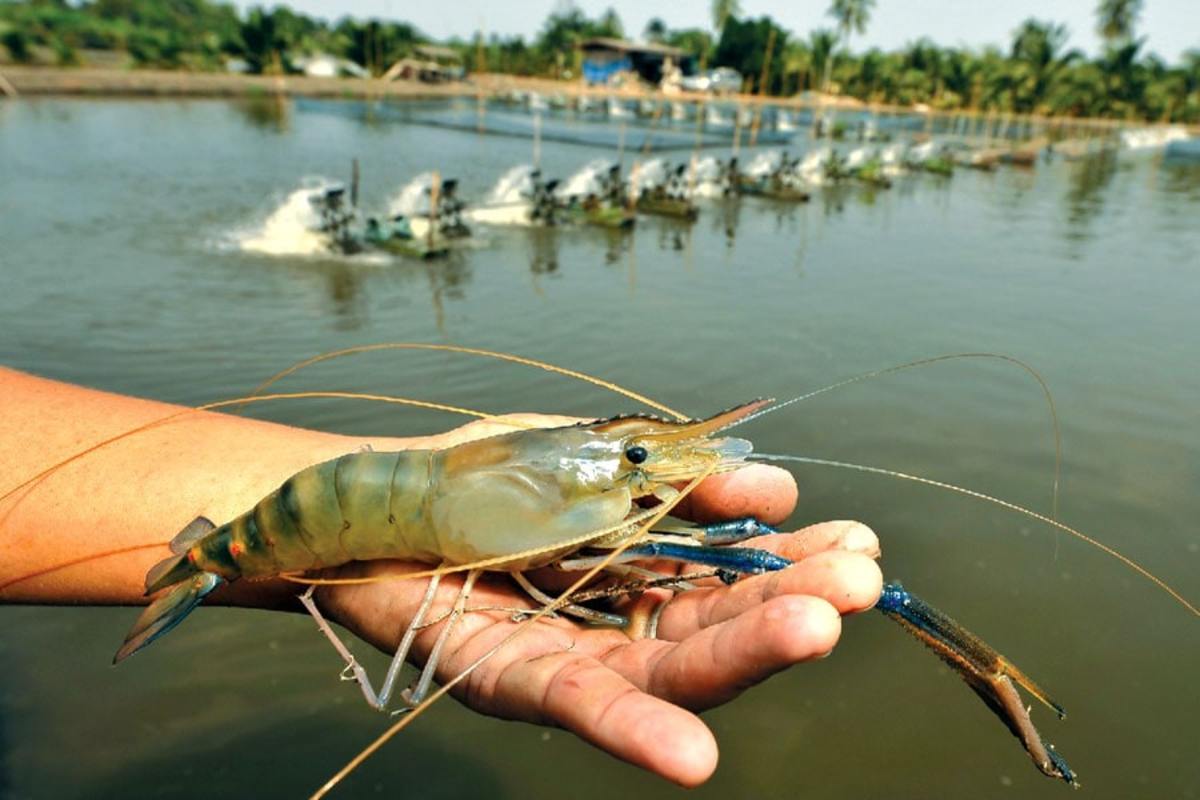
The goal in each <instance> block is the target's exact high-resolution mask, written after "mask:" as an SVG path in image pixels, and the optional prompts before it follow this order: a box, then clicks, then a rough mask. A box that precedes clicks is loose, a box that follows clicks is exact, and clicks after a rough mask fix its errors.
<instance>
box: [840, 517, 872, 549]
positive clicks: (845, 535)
mask: <svg viewBox="0 0 1200 800" xmlns="http://www.w3.org/2000/svg"><path fill="white" fill-rule="evenodd" d="M842 547H843V548H844V549H846V550H850V551H853V552H856V553H864V554H866V555H869V556H878V555H879V537H877V536H876V535H875V531H873V530H871V529H870V528H868V527H867V526H866V525H863V524H862V523H861V522H851V523H849V524H848V525H847V527H846V530H845V531H843V532H842Z"/></svg>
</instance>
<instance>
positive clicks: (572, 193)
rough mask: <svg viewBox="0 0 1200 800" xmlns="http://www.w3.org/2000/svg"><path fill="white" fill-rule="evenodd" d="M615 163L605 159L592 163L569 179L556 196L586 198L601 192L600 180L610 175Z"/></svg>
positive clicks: (560, 187) (556, 191) (557, 191)
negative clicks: (609, 172)
mask: <svg viewBox="0 0 1200 800" xmlns="http://www.w3.org/2000/svg"><path fill="white" fill-rule="evenodd" d="M614 163H615V162H613V161H610V160H608V159H605V158H598V159H596V160H595V161H590V162H588V163H587V164H586V165H584V167H583V168H582V169H580V170H579V171H578V172H576V173H575V174H574V175H572V176H571V177H569V178H567V180H566V181H565V182H563V183H562V184H561V185H560V186H559V187H558V189H557V190H555V192H554V194H555V195H557V196H558V197H584V196H586V195H589V194H597V193H599V192H600V188H601V182H600V178H601V176H603V175H606V174H608V171H609V170H610V169H611V168H612V166H613V164H614Z"/></svg>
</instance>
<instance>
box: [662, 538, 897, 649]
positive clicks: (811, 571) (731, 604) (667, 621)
mask: <svg viewBox="0 0 1200 800" xmlns="http://www.w3.org/2000/svg"><path fill="white" fill-rule="evenodd" d="M882 587H883V574H882V573H881V572H880V571H879V565H877V564H876V563H875V562H874V561H873V560H872V559H870V558H869V557H867V556H864V555H862V554H861V553H848V552H845V551H842V550H830V551H827V552H824V553H817V554H816V555H813V556H811V557H809V558H806V559H805V560H803V561H801V562H799V563H797V564H796V565H794V566H791V567H788V568H787V569H784V570H781V571H779V572H772V573H768V574H766V575H755V576H753V577H750V578H744V579H743V580H740V581H738V582H737V583H735V584H733V585H732V586H723V587H720V588H707V587H704V588H698V589H694V590H692V591H689V592H683V593H681V594H679V595H677V596H676V597H675V598H673V599H672V600H671V601H670V602H669V603H667V605H666V606H665V607H663V609H662V611H661V612H660V614H659V619H658V630H657V636H658V638H659V639H664V640H667V641H674V642H677V641H683V640H685V639H687V638H688V637H691V636H694V635H696V634H697V633H698V632H699V631H702V630H704V629H705V628H709V627H712V626H714V625H720V624H721V623H723V622H726V621H728V620H731V619H734V618H735V617H738V616H740V615H742V614H744V613H746V612H747V611H750V610H752V609H754V608H755V607H756V606H760V605H762V604H763V603H769V602H771V601H773V600H776V599H778V598H781V597H788V596H810V597H815V598H820V599H821V600H823V601H824V602H825V603H827V604H828V605H829V606H831V607H832V608H833V609H834V610H836V611H837V612H838V613H839V614H853V613H856V612H859V611H862V610H864V609H867V608H870V607H872V606H873V605H875V603H876V602H877V601H878V600H879V592H880V591H881V590H882Z"/></svg>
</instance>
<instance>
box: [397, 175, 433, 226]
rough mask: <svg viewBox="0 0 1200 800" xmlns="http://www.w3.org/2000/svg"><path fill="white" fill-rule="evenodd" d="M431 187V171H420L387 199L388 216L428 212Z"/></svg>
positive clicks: (425, 213)
mask: <svg viewBox="0 0 1200 800" xmlns="http://www.w3.org/2000/svg"><path fill="white" fill-rule="evenodd" d="M432 188H433V173H432V172H422V173H421V174H420V175H418V176H417V177H415V178H413V179H412V180H411V181H409V182H408V183H406V184H405V185H404V187H403V188H402V189H400V191H399V193H397V194H396V195H395V196H394V197H393V198H392V199H391V200H389V201H388V216H391V217H394V216H396V215H397V214H403V215H405V216H407V217H412V216H417V215H428V214H429V197H430V190H431V189H432Z"/></svg>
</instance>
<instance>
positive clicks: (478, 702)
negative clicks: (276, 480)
mask: <svg viewBox="0 0 1200 800" xmlns="http://www.w3.org/2000/svg"><path fill="white" fill-rule="evenodd" d="M795 496H796V492H795V485H794V483H793V482H792V479H791V476H790V475H789V474H788V473H786V472H783V471H781V470H777V469H774V468H770V467H762V466H755V467H750V468H747V469H745V470H741V471H739V472H737V473H733V474H731V475H724V476H718V477H715V478H710V479H709V480H708V481H706V482H705V483H704V484H703V485H701V486H700V487H698V489H697V490H696V493H695V495H694V497H693V498H689V500H690V502H688V503H686V505H685V507H681V508H677V509H676V511H675V512H674V513H677V514H678V515H680V516H683V517H687V518H694V519H703V520H710V519H713V518H722V517H724V518H733V517H740V516H751V515H752V516H757V517H759V518H761V519H764V520H765V521H777V520H779V519H782V518H784V517H786V516H787V515H788V514H789V513H790V512H791V510H792V507H793V506H794V503H795ZM746 544H747V545H748V546H752V547H760V548H762V549H766V550H770V551H772V552H775V553H777V554H779V555H782V556H785V557H787V558H789V559H792V560H793V561H796V562H797V563H796V564H795V565H794V566H792V567H789V568H787V569H785V570H782V571H780V572H775V573H770V574H765V575H758V576H753V577H749V578H745V579H742V580H740V581H738V582H737V583H735V584H733V585H731V586H725V585H723V584H721V583H720V582H718V581H715V580H713V581H708V582H702V583H701V585H700V586H699V587H698V588H696V589H694V590H692V591H689V592H684V593H680V594H677V595H674V596H673V595H672V593H670V592H668V591H666V590H662V589H655V590H650V591H647V592H646V593H644V594H643V595H641V596H640V597H638V598H637V599H635V600H632V601H629V605H628V606H627V607H625V608H623V609H622V611H623V613H626V614H631V615H633V616H636V615H637V614H638V613H639V612H644V611H645V609H646V608H647V607H656V606H657V605H658V604H660V603H663V602H665V603H666V605H665V606H663V607H662V609H661V610H660V612H659V614H658V623H657V633H656V638H653V639H639V640H631V639H630V638H629V636H627V635H626V633H625V632H623V631H621V630H617V629H613V628H602V627H596V626H593V625H588V624H583V623H578V622H575V621H573V620H571V619H568V618H566V617H561V616H560V617H555V618H543V619H540V620H538V621H537V622H536V623H534V624H533V625H531V626H528V627H527V629H526V630H525V631H523V632H522V633H521V635H520V636H519V637H517V638H516V639H515V640H514V641H512V642H509V643H508V644H506V645H505V646H504V647H503V648H501V649H500V650H499V652H497V653H495V654H494V655H493V656H492V657H490V658H489V659H487V660H486V661H485V662H484V664H483V665H481V666H480V667H479V668H478V669H476V670H475V671H474V672H473V673H472V674H471V675H470V676H469V677H468V678H467V679H466V680H465V681H463V682H462V683H460V684H459V685H458V686H457V687H455V690H454V692H455V694H456V696H457V697H458V698H459V699H460V700H461V701H462V702H464V703H465V704H466V705H468V706H469V707H471V708H473V709H475V710H477V711H480V712H482V713H485V714H490V715H493V716H497V717H502V718H505V719H515V720H523V721H526V722H533V723H537V724H544V725H555V726H558V727H561V728H564V729H566V730H569V731H572V732H573V733H575V734H577V735H579V736H580V737H582V738H583V739H585V740H587V741H589V742H591V743H592V744H594V745H596V746H597V747H600V748H602V749H604V750H606V751H608V752H609V753H611V754H613V755H615V756H617V757H618V758H622V759H624V760H626V761H629V762H631V763H634V764H637V765H639V766H642V767H644V768H646V769H649V770H651V771H653V772H655V773H658V774H659V775H662V776H663V777H665V778H667V779H669V780H672V781H675V782H676V783H679V784H682V785H685V786H694V785H697V784H699V783H702V782H704V781H705V780H706V779H707V778H708V777H709V776H710V775H711V774H712V772H713V770H714V769H715V768H716V764H717V746H716V742H715V740H714V738H713V736H712V733H711V732H710V731H709V730H708V728H707V727H706V726H705V725H704V723H703V722H702V721H701V720H700V719H699V718H698V717H697V716H696V715H695V714H694V713H692V712H693V711H698V710H702V709H705V708H710V707H712V706H715V705H719V704H721V703H724V702H727V701H729V700H731V699H733V698H734V697H736V696H737V695H738V694H740V693H741V692H742V691H744V690H745V689H747V688H749V687H750V686H753V685H754V684H756V683H758V682H760V681H762V680H764V679H766V678H767V677H769V676H770V675H772V674H774V673H775V672H778V671H780V670H783V669H786V668H788V667H789V666H791V665H793V664H796V663H800V662H803V661H808V660H811V659H814V658H820V657H822V656H823V655H826V654H827V653H828V652H829V651H830V650H832V649H833V646H834V644H835V643H836V642H837V640H838V636H839V635H840V633H841V622H840V615H842V614H849V613H855V612H858V611H862V610H864V609H867V608H870V607H871V606H872V605H874V603H875V602H876V600H877V599H878V597H879V592H880V587H881V583H882V578H881V575H880V572H879V569H878V567H877V566H876V564H875V562H874V561H873V558H875V557H877V556H878V552H879V551H878V541H877V539H876V538H875V535H874V534H873V533H872V532H871V531H870V530H869V529H868V528H866V527H865V526H863V525H861V524H858V523H853V522H827V523H821V524H819V525H814V526H811V527H809V528H805V529H803V530H800V531H797V532H795V533H790V534H779V535H775V536H768V537H760V538H757V539H753V540H750V541H748V542H747V543H746ZM414 566H416V565H412V564H400V563H396V562H379V561H376V562H370V563H362V564H350V565H347V566H345V567H342V568H340V569H339V570H337V571H336V575H337V576H339V577H361V576H364V575H369V576H386V575H387V574H389V573H400V572H404V571H411V570H412V569H413V568H414ZM696 569H697V570H699V569H700V568H698V567H697V568H696ZM684 570H685V571H687V572H691V571H693V570H692V569H691V568H689V567H684ZM426 585H427V584H426V583H425V581H421V580H382V581H379V582H375V583H368V584H360V585H350V586H326V587H322V588H321V589H320V590H319V591H318V592H317V594H316V599H317V603H318V605H319V606H320V607H321V608H322V609H323V611H324V613H325V614H326V615H327V616H328V617H329V618H331V619H332V620H334V621H336V622H339V623H341V624H342V625H344V626H345V627H347V628H348V629H350V630H351V631H353V632H354V633H355V634H357V635H358V636H360V637H361V638H363V639H364V640H366V641H368V642H370V643H371V644H373V645H375V646H376V647H379V648H380V649H382V650H384V651H386V652H391V651H394V650H395V649H396V646H397V644H398V643H399V640H400V637H401V636H402V634H403V632H404V630H405V628H406V627H407V626H408V623H409V621H410V620H411V619H412V618H413V616H414V614H415V613H416V610H417V608H418V606H419V604H420V602H421V599H422V596H423V594H424V592H425V589H426ZM461 585H462V578H461V576H458V575H453V576H447V577H446V578H445V579H443V581H442V583H441V586H440V588H439V593H438V596H437V598H436V600H435V603H434V606H433V608H432V609H431V611H430V615H429V617H428V618H429V619H435V620H436V619H439V618H440V617H441V616H442V615H443V614H445V612H447V611H448V610H449V609H450V608H451V606H452V605H453V603H454V600H455V597H456V595H457V594H458V590H459V588H460V587H461ZM467 605H468V609H476V610H473V611H471V612H470V613H468V614H466V615H465V616H464V617H463V618H462V620H461V621H460V622H459V623H458V625H457V626H456V627H455V628H454V630H453V632H452V634H451V636H450V638H449V640H448V641H447V643H446V646H445V650H444V651H443V652H442V656H441V660H440V662H439V667H438V679H439V680H441V681H445V680H448V679H450V678H452V677H454V676H455V675H457V674H458V673H459V672H461V671H462V670H463V669H464V668H466V667H467V666H468V665H470V664H471V663H473V662H474V661H475V660H476V659H478V658H479V657H481V656H482V655H484V654H485V653H487V652H488V651H489V650H491V649H492V648H493V647H494V646H495V645H497V644H499V643H500V642H501V641H503V640H504V639H505V638H507V637H508V636H509V635H510V634H511V633H512V632H513V631H514V630H515V629H516V627H517V625H518V624H519V623H517V622H514V620H513V614H512V612H511V611H507V610H505V609H512V608H530V607H532V604H531V601H530V600H529V598H528V597H527V596H526V595H525V594H524V592H523V591H522V590H521V589H519V588H518V587H517V586H516V585H515V583H513V581H512V580H511V579H510V578H509V577H508V576H506V575H502V574H498V575H485V576H484V578H482V579H481V580H480V581H479V583H477V584H476V587H475V589H474V591H473V592H472V594H471V597H470V601H469V603H468V604H467ZM441 628H442V624H441V623H438V624H434V625H430V626H429V627H427V628H424V629H423V630H422V631H421V632H420V633H419V634H418V636H417V638H416V640H415V642H414V645H413V651H412V656H413V659H414V660H415V661H418V662H421V663H423V662H424V660H425V659H426V658H427V657H428V655H429V652H430V650H431V648H432V647H433V644H434V642H435V641H436V639H437V637H438V634H439V632H440V631H441Z"/></svg>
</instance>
